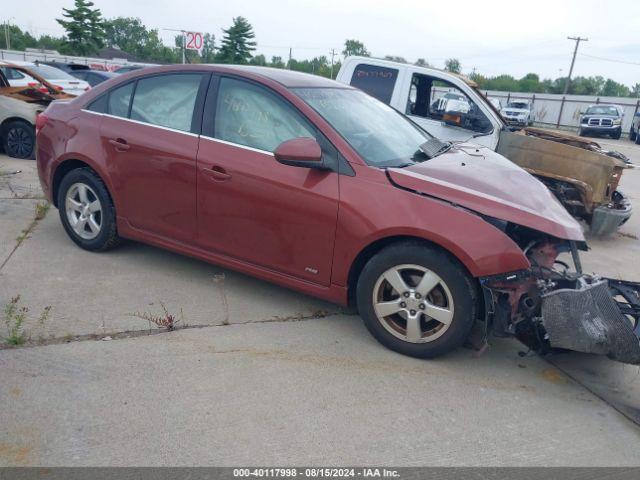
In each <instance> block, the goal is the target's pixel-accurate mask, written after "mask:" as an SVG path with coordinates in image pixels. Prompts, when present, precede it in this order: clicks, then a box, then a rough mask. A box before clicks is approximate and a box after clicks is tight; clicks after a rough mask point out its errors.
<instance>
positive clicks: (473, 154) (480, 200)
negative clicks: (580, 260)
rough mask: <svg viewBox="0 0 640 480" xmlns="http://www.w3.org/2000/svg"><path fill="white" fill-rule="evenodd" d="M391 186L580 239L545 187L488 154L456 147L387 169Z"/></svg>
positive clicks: (483, 150)
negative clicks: (414, 163)
mask: <svg viewBox="0 0 640 480" xmlns="http://www.w3.org/2000/svg"><path fill="white" fill-rule="evenodd" d="M387 173H388V175H389V178H390V180H391V182H392V183H394V184H395V185H397V186H399V187H401V188H405V189H409V190H413V191H416V192H418V193H422V194H425V195H428V196H431V197H435V198H439V199H442V200H445V201H448V202H451V203H454V204H456V205H460V206H462V207H465V208H468V209H470V210H473V211H475V212H478V213H481V214H483V215H488V216H490V217H494V218H498V219H501V220H505V221H508V222H511V223H515V224H518V225H522V226H525V227H529V228H532V229H534V230H539V231H541V232H544V233H547V234H549V235H553V236H554V237H558V238H562V239H567V240H576V241H584V234H583V232H582V228H581V227H580V224H579V223H578V222H577V221H576V220H575V219H574V218H573V217H572V216H571V215H570V214H569V212H567V211H566V210H565V208H564V207H563V206H562V205H561V204H560V202H559V201H558V200H557V199H556V197H555V196H554V195H553V194H552V193H551V192H550V191H549V189H547V187H546V186H545V185H544V184H543V183H542V182H540V181H539V180H537V179H536V178H535V177H533V176H532V175H530V174H529V173H527V172H526V171H524V170H523V169H521V168H520V167H518V166H517V165H515V164H514V163H512V162H510V161H509V160H507V159H506V158H504V157H503V156H502V155H500V154H498V153H495V152H494V151H492V150H490V149H488V148H485V147H479V146H476V145H471V144H458V145H456V146H454V147H453V148H452V149H451V150H450V151H449V152H447V153H445V154H442V155H439V156H437V157H435V158H432V159H431V160H427V161H424V162H422V163H418V164H416V165H412V166H409V167H405V168H389V169H388V170H387Z"/></svg>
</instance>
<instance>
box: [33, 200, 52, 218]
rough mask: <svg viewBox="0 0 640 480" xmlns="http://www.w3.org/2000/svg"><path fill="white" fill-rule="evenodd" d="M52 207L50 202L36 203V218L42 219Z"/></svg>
mask: <svg viewBox="0 0 640 480" xmlns="http://www.w3.org/2000/svg"><path fill="white" fill-rule="evenodd" d="M50 207H51V204H50V203H49V202H38V203H36V217H35V218H36V220H42V219H43V218H44V217H45V215H46V214H47V212H48V211H49V208H50Z"/></svg>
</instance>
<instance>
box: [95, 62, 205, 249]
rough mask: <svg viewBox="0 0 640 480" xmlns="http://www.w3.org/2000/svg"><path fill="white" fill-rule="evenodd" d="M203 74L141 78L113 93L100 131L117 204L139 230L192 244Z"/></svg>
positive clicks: (173, 74) (125, 216)
mask: <svg viewBox="0 0 640 480" xmlns="http://www.w3.org/2000/svg"><path fill="white" fill-rule="evenodd" d="M209 77H210V74H208V73H198V72H184V73H182V72H176V73H173V72H172V73H168V74H161V75H153V76H147V77H141V78H139V79H138V80H137V81H132V82H130V83H128V84H126V85H123V86H121V87H118V88H116V89H114V90H112V91H111V92H110V93H109V95H108V98H107V115H105V118H104V120H103V122H102V125H101V129H100V133H101V140H102V144H103V148H104V151H105V152H106V154H107V158H108V164H109V169H110V171H111V176H112V178H114V186H115V189H116V190H117V197H118V199H119V203H118V205H117V207H118V215H119V216H122V217H124V218H125V219H126V220H127V221H128V222H129V224H130V225H131V226H132V227H133V228H136V229H138V230H141V231H145V232H149V233H152V234H155V235H159V236H162V237H166V238H168V239H173V240H177V241H181V242H186V243H191V242H192V241H193V239H194V237H195V232H196V154H197V151H198V133H199V130H200V121H201V118H202V103H203V99H204V95H205V92H206V87H207V84H208V80H209Z"/></svg>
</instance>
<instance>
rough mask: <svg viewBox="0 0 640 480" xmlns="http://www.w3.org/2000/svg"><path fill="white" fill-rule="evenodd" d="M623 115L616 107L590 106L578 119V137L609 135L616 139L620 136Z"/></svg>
mask: <svg viewBox="0 0 640 480" xmlns="http://www.w3.org/2000/svg"><path fill="white" fill-rule="evenodd" d="M623 115H624V113H623V111H622V108H621V107H619V106H617V105H603V104H598V105H591V106H590V107H589V108H587V110H586V111H585V112H584V114H583V115H582V118H581V119H580V135H581V136H586V135H590V134H597V135H609V136H611V137H612V138H615V139H618V138H620V135H622V117H623Z"/></svg>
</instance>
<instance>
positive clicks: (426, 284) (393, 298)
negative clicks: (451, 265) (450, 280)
mask: <svg viewBox="0 0 640 480" xmlns="http://www.w3.org/2000/svg"><path fill="white" fill-rule="evenodd" d="M373 307H374V311H375V314H376V317H377V318H378V321H379V322H380V324H381V325H382V326H383V327H384V328H385V329H386V330H387V331H388V332H389V333H391V334H392V335H394V336H395V337H397V338H399V339H401V340H403V341H405V342H410V343H426V342H431V341H433V340H435V339H437V338H439V337H441V336H442V335H443V334H444V333H445V332H446V331H447V330H448V329H449V327H450V326H451V322H452V321H453V313H454V308H453V297H452V295H451V292H450V290H449V287H448V286H447V284H446V283H445V282H444V281H443V280H442V278H440V276H438V275H437V274H436V273H435V272H433V271H431V270H428V269H426V268H424V267H422V266H420V265H413V264H405V265H397V266H395V267H393V268H390V269H389V270H387V271H385V272H384V273H383V274H382V275H381V276H380V277H379V278H378V280H377V281H376V284H375V286H374V289H373Z"/></svg>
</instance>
